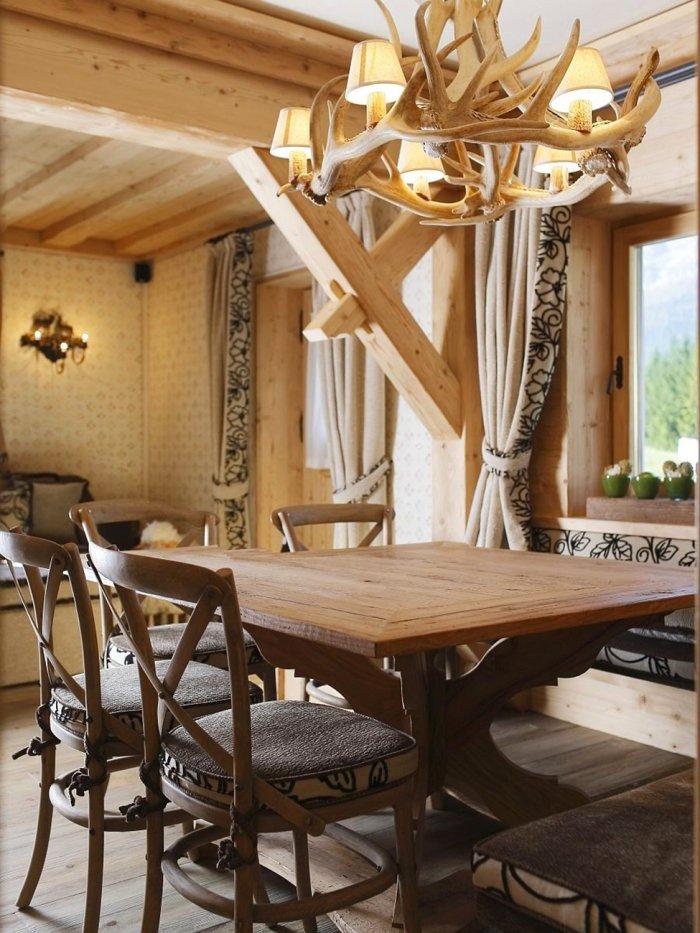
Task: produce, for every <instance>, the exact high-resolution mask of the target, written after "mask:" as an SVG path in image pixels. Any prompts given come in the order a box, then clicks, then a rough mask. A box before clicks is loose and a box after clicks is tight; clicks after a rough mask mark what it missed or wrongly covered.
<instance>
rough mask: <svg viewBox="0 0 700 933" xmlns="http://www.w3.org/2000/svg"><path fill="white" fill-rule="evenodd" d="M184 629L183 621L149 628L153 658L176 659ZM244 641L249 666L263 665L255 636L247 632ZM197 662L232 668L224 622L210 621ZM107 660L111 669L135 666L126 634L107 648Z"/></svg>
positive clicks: (108, 643) (115, 637)
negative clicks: (227, 649)
mask: <svg viewBox="0 0 700 933" xmlns="http://www.w3.org/2000/svg"><path fill="white" fill-rule="evenodd" d="M184 630H185V626H184V625H183V624H181V623H180V622H174V623H173V624H172V625H155V626H153V627H152V628H149V630H148V636H149V638H150V639H151V647H152V649H153V657H154V658H155V659H156V660H157V659H158V658H172V656H173V654H174V653H175V649H176V647H177V644H178V642H179V641H180V639H181V638H182V633H183V632H184ZM243 638H244V642H245V653H246V661H247V663H248V664H249V665H250V664H260V663H261V662H262V660H263V658H262V655H261V654H260V649H259V648H258V646H257V645H256V644H255V641H254V640H253V638H252V636H251V635H249V634H248V633H247V632H244V633H243ZM195 659H196V660H197V661H199V662H200V663H202V664H210V665H212V666H213V667H220V668H223V669H224V670H226V668H227V667H228V663H227V660H226V638H225V636H224V627H223V625H222V624H221V623H220V622H210V623H209V625H208V626H207V627H206V629H205V630H204V634H203V635H202V637H201V639H200V641H199V644H198V645H197V649H196V652H195ZM105 661H106V664H107V667H117V666H121V665H123V664H133V663H134V656H133V654H132V653H131V651H130V650H129V648H128V646H127V643H126V639H125V638H124V636H123V635H114V636H112V638H110V639H109V641H108V642H107V646H106V648H105Z"/></svg>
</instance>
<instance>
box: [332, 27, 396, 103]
mask: <svg viewBox="0 0 700 933" xmlns="http://www.w3.org/2000/svg"><path fill="white" fill-rule="evenodd" d="M405 86H406V79H405V78H404V74H403V71H402V69H401V62H400V61H399V59H398V57H397V55H396V52H395V50H394V46H393V45H392V44H391V42H388V41H387V40H386V39H367V40H366V41H365V42H358V43H357V45H356V46H355V47H354V49H353V50H352V61H351V63H350V74H349V76H348V83H347V87H346V89H345V97H346V98H347V99H348V100H349V101H350V103H351V104H366V103H367V101H368V98H369V96H370V94H372V93H373V92H375V91H381V92H382V93H383V94H384V96H385V98H386V100H387V101H388V102H389V103H391V102H393V101H395V100H398V99H399V97H400V96H401V92H402V91H403V89H404V87H405Z"/></svg>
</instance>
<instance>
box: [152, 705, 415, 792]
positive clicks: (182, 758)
mask: <svg viewBox="0 0 700 933" xmlns="http://www.w3.org/2000/svg"><path fill="white" fill-rule="evenodd" d="M250 715H251V724H252V736H253V770H254V771H255V773H256V774H257V775H258V776H259V777H261V778H264V779H265V780H267V781H269V782H270V783H271V784H272V785H273V786H274V787H275V788H276V789H277V790H279V791H281V792H282V793H284V794H287V795H288V796H290V797H292V798H293V799H294V800H296V801H298V802H299V803H303V804H305V805H306V806H314V805H320V804H324V803H331V802H337V801H338V799H339V798H344V799H347V798H349V797H353V796H359V795H362V794H368V793H371V792H373V791H377V790H381V789H382V788H383V787H386V786H387V785H390V784H394V783H396V782H397V781H401V780H403V779H405V778H407V777H410V775H412V774H413V773H414V771H415V769H416V765H417V760H418V755H417V750H416V744H415V742H414V741H413V739H412V738H411V737H410V736H409V735H406V733H404V732H400V731H399V730H398V729H393V728H392V727H391V726H387V725H385V724H384V723H381V722H378V721H377V720H375V719H370V718H369V717H368V716H360V715H358V714H357V713H351V712H348V711H346V710H343V709H338V708H336V707H332V706H320V705H317V704H314V703H304V702H295V701H290V700H283V701H279V702H273V703H261V704H260V705H259V706H252V707H251V710H250ZM199 725H200V726H201V727H202V728H203V729H204V730H205V731H206V732H208V733H209V735H211V736H212V737H213V738H214V739H216V741H217V742H219V743H220V744H221V745H222V746H223V747H224V748H225V749H226V750H227V751H229V752H230V751H231V750H232V735H231V711H230V710H225V711H223V712H220V713H213V714H212V715H209V716H204V717H202V719H200V720H199ZM161 772H162V774H163V777H164V779H165V781H166V782H168V783H170V784H173V785H174V786H175V787H178V788H180V789H181V790H182V791H184V792H185V793H187V794H189V795H191V796H193V797H197V798H199V799H201V800H206V801H207V802H209V803H214V804H216V805H219V806H221V807H228V806H229V805H230V803H231V794H232V792H233V779H232V777H231V775H229V774H226V773H225V772H224V771H223V770H222V769H221V767H220V766H219V765H218V764H217V763H216V762H214V761H213V760H212V759H211V758H210V757H209V755H207V754H206V752H204V751H203V750H202V748H201V747H200V746H199V745H198V744H197V743H196V742H195V741H194V739H192V738H191V737H190V735H189V734H188V733H187V732H186V731H185V730H184V729H183V728H182V727H179V728H177V729H175V730H173V732H172V733H171V734H170V735H169V736H168V737H166V739H165V740H164V743H163V752H162V755H161Z"/></svg>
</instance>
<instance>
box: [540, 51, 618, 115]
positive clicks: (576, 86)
mask: <svg viewBox="0 0 700 933" xmlns="http://www.w3.org/2000/svg"><path fill="white" fill-rule="evenodd" d="M613 97H614V95H613V92H612V87H611V86H610V79H609V78H608V73H607V71H606V70H605V65H604V64H603V59H602V58H601V56H600V52H599V51H598V50H597V49H592V48H589V47H586V46H584V47H583V48H580V49H577V50H576V53H575V55H574V57H573V59H572V60H571V64H570V65H569V67H568V69H567V72H566V74H565V75H564V80H563V81H562V82H561V84H560V85H559V88H558V89H557V92H556V94H555V95H554V98H553V99H552V107H553V108H554V110H558V111H559V112H560V113H566V112H567V111H568V110H569V107H570V106H571V104H572V103H573V102H574V101H577V100H586V101H589V102H590V105H591V109H592V110H599V109H600V108H601V107H606V106H607V105H608V104H609V103H611V101H612V100H613Z"/></svg>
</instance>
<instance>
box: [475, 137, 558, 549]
mask: <svg viewBox="0 0 700 933" xmlns="http://www.w3.org/2000/svg"><path fill="white" fill-rule="evenodd" d="M523 163H524V165H523ZM520 177H521V178H523V177H524V178H525V180H526V182H528V181H529V180H530V183H531V179H532V153H527V154H525V155H524V156H523V157H522V159H521V172H520ZM570 234H571V210H570V208H568V207H558V208H554V209H553V210H551V211H547V212H538V211H514V212H513V213H512V214H511V215H509V216H506V217H503V218H502V219H501V220H499V221H498V223H497V224H490V225H481V226H479V227H477V230H476V276H475V277H476V325H477V350H478V359H479V384H480V390H481V408H482V417H483V423H484V442H483V449H482V459H483V463H482V467H481V473H480V475H479V480H478V483H477V487H476V491H475V494H474V499H473V502H472V506H471V512H470V515H469V521H468V524H467V535H466V540H467V542H468V543H469V544H473V545H477V546H479V547H502V546H503V544H504V537H505V542H506V543H507V545H508V546H509V547H511V548H513V549H519V550H524V549H526V548H527V547H528V546H529V543H530V522H531V518H532V509H531V504H530V486H529V465H530V456H531V453H532V441H533V436H534V434H535V431H536V429H537V425H538V424H539V421H540V417H541V414H542V409H543V407H544V403H545V399H546V398H547V393H548V391H549V387H550V385H551V382H552V378H553V375H554V368H555V364H556V360H557V355H558V352H559V344H560V341H561V332H562V325H563V321H564V311H565V306H566V271H567V263H568V247H569V240H570Z"/></svg>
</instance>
